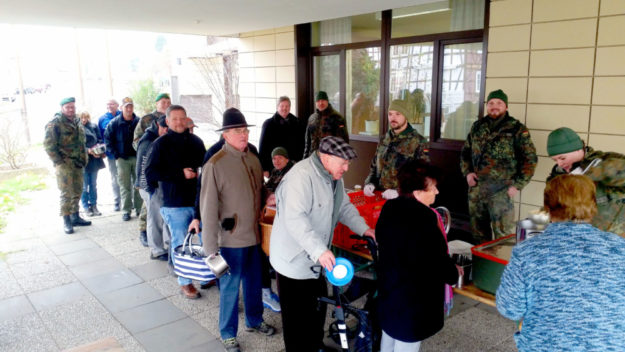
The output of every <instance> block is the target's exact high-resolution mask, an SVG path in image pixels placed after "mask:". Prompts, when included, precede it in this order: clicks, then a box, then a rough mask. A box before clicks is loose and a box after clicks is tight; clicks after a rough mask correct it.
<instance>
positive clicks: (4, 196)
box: [0, 173, 46, 233]
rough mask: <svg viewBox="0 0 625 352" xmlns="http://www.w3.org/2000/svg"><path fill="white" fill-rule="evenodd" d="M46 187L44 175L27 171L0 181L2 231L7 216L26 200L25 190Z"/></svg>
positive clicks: (0, 229)
mask: <svg viewBox="0 0 625 352" xmlns="http://www.w3.org/2000/svg"><path fill="white" fill-rule="evenodd" d="M45 187H46V184H45V182H44V181H43V176H42V175H37V174H33V173H25V174H22V175H19V176H16V177H14V178H11V179H8V180H5V181H2V182H0V233H2V232H3V231H4V228H5V227H6V225H7V224H6V216H7V214H8V213H9V212H12V211H15V207H16V206H17V205H19V204H23V203H25V202H26V198H24V192H28V191H37V190H41V189H44V188H45Z"/></svg>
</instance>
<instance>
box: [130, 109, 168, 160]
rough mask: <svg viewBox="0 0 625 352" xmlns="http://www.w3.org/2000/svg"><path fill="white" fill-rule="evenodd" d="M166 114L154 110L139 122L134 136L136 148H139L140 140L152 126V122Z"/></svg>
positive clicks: (133, 141)
mask: <svg viewBox="0 0 625 352" xmlns="http://www.w3.org/2000/svg"><path fill="white" fill-rule="evenodd" d="M164 115H165V114H163V113H162V112H158V111H156V110H154V112H152V113H149V114H147V115H145V116H143V117H142V118H141V119H140V120H139V123H138V124H137V127H135V132H134V135H133V137H132V147H133V148H135V150H137V148H138V147H139V140H140V139H141V136H143V134H144V133H145V130H147V129H148V127H150V125H151V124H152V122H154V121H156V119H158V118H159V117H161V116H164Z"/></svg>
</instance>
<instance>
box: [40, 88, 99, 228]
mask: <svg viewBox="0 0 625 352" xmlns="http://www.w3.org/2000/svg"><path fill="white" fill-rule="evenodd" d="M75 102H76V100H75V99H74V98H65V99H63V100H61V111H59V112H57V113H56V114H54V118H53V119H52V120H51V121H50V122H48V124H47V125H46V132H45V137H44V141H43V147H44V149H45V150H46V152H47V153H48V155H49V156H50V159H51V160H52V163H54V166H55V168H56V181H57V184H58V187H59V190H60V191H61V216H63V230H64V231H65V233H67V234H71V233H74V228H73V227H74V226H88V225H91V221H85V220H84V219H83V218H81V217H80V215H79V214H78V202H79V201H80V196H81V194H82V181H83V168H84V167H85V165H87V160H88V158H87V149H86V147H85V143H86V138H85V130H84V129H83V127H82V124H81V123H80V120H79V119H78V117H76V105H75Z"/></svg>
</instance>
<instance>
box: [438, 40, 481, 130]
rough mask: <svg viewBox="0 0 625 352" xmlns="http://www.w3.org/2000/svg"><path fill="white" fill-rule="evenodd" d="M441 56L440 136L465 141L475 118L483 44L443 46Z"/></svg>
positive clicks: (478, 96) (478, 97) (477, 110)
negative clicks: (442, 56)
mask: <svg viewBox="0 0 625 352" xmlns="http://www.w3.org/2000/svg"><path fill="white" fill-rule="evenodd" d="M443 55H444V59H443V61H444V62H443V82H442V84H443V95H442V99H441V112H442V123H441V137H442V138H449V139H462V140H464V139H465V138H466V137H467V134H468V133H469V130H470V129H471V125H472V124H473V122H474V121H475V120H477V118H478V116H477V114H478V112H479V109H478V102H479V99H480V83H481V72H482V43H469V44H456V45H446V46H445V49H444V54H443Z"/></svg>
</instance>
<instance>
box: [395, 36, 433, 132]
mask: <svg viewBox="0 0 625 352" xmlns="http://www.w3.org/2000/svg"><path fill="white" fill-rule="evenodd" d="M390 60H391V65H390V67H391V72H390V86H389V87H390V92H389V98H390V101H393V100H395V99H401V100H407V101H408V102H409V106H410V107H411V108H412V113H411V114H410V115H411V116H406V118H407V119H408V122H410V124H411V125H412V127H414V128H415V129H416V130H417V131H418V132H419V133H420V134H421V135H423V136H424V137H426V138H428V139H429V135H430V99H431V96H432V64H433V61H434V46H433V43H419V44H407V45H394V46H391V58H390Z"/></svg>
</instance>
